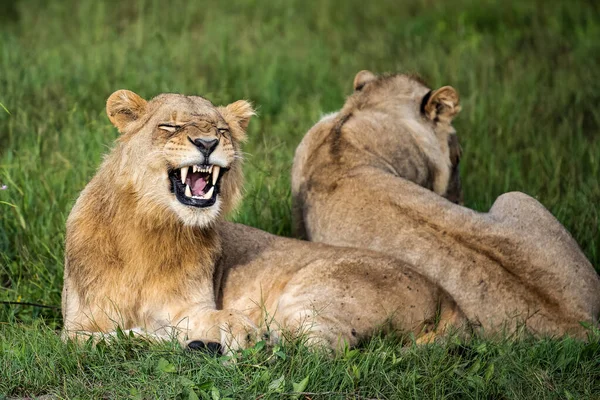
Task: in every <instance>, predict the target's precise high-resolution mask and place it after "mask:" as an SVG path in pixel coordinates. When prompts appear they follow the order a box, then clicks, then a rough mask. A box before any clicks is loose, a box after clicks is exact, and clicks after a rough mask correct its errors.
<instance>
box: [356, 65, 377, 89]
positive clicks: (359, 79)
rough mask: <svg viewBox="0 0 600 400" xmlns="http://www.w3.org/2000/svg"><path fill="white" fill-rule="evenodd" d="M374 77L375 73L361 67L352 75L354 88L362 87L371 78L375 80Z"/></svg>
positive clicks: (375, 76)
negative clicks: (360, 69)
mask: <svg viewBox="0 0 600 400" xmlns="http://www.w3.org/2000/svg"><path fill="white" fill-rule="evenodd" d="M376 78H377V75H375V74H374V73H372V72H371V71H367V70H366V69H363V70H362V71H360V72H359V73H358V74H356V76H355V77H354V90H355V91H359V90H361V89H362V88H363V87H365V85H366V84H367V83H369V82H371V81H372V80H375V79H376Z"/></svg>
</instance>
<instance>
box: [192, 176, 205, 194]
mask: <svg viewBox="0 0 600 400" xmlns="http://www.w3.org/2000/svg"><path fill="white" fill-rule="evenodd" d="M195 175H196V174H192V176H191V177H190V181H191V182H190V183H191V184H190V189H192V196H202V195H203V194H204V188H205V187H206V185H207V182H206V181H205V180H204V178H203V177H201V176H195Z"/></svg>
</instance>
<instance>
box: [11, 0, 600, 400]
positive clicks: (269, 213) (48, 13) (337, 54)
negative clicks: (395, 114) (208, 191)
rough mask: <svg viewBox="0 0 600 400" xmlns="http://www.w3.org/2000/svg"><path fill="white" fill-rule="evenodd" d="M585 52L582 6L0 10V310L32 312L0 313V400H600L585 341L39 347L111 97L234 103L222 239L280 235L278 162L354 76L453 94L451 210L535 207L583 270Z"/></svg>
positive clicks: (598, 145)
mask: <svg viewBox="0 0 600 400" xmlns="http://www.w3.org/2000/svg"><path fill="white" fill-rule="evenodd" d="M598 37H600V6H599V5H598V4H597V3H596V2H593V1H578V2H569V1H562V2H561V1H555V2H542V1H528V2H524V1H519V0H509V1H503V2H496V1H491V0H484V1H479V2H472V1H470V0H456V1H452V2H450V1H441V0H418V1H410V0H409V1H405V2H394V1H382V2H366V1H359V0H347V1H344V2H336V1H329V0H321V1H306V0H292V1H287V2H268V1H256V0H246V1H229V2H217V1H203V2H184V1H171V2H168V3H167V2H161V1H158V0H146V1H143V0H140V1H130V2H119V1H116V0H115V1H107V2H97V1H92V0H81V1H63V2H45V1H35V0H31V1H24V0H21V1H15V2H12V3H8V2H1V3H0V301H4V302H21V303H23V302H31V303H36V304H42V305H45V306H48V307H50V308H42V307H39V306H30V305H24V304H21V305H8V304H0V399H1V398H3V397H9V398H12V397H25V396H39V395H47V394H51V395H56V396H57V397H60V398H99V397H103V398H124V397H128V396H129V397H132V398H172V397H176V396H179V397H182V398H190V399H193V398H196V397H206V398H213V399H215V398H224V397H235V398H254V397H261V398H272V397H279V396H281V393H293V392H305V393H306V394H304V395H299V396H296V397H302V398H345V397H358V398H372V397H380V398H394V397H397V398H406V397H414V398H525V397H528V398H591V397H600V361H599V360H600V333H598V332H597V331H590V341H589V343H583V342H578V341H574V340H571V339H566V338H554V339H549V338H545V339H532V338H526V339H524V340H522V341H515V340H513V338H510V337H498V338H497V339H494V340H491V339H489V340H482V339H479V338H474V339H473V340H471V341H461V340H459V339H458V338H453V339H451V340H449V341H448V342H447V343H439V344H435V345H432V346H424V347H416V346H414V345H411V339H410V338H402V337H399V338H389V337H388V338H376V339H374V340H373V341H372V342H370V343H366V344H365V345H364V347H362V348H361V349H358V350H352V351H348V352H347V353H346V354H345V355H343V356H339V357H333V358H332V357H329V356H327V355H326V354H324V353H319V352H316V353H315V352H309V351H308V350H307V349H306V348H305V347H303V346H302V345H301V344H295V345H286V346H284V347H281V348H279V347H278V348H275V349H269V350H267V349H262V350H261V349H260V347H261V344H259V345H258V348H255V349H251V350H249V351H247V352H245V353H244V354H240V355H239V356H238V358H239V360H238V362H237V363H233V362H231V361H228V362H226V361H225V360H222V359H218V358H211V357H206V356H204V355H199V354H194V353H189V352H185V351H182V350H180V349H178V348H177V347H176V346H174V345H172V344H165V345H161V346H148V345H147V344H144V343H140V342H137V341H134V340H130V339H128V338H123V339H122V340H121V341H119V343H118V344H117V345H115V346H112V347H108V348H106V347H102V346H100V347H99V348H95V349H92V348H88V347H84V348H79V349H77V348H73V347H72V346H71V345H67V344H63V343H62V342H61V341H60V340H59V338H58V336H57V335H56V329H58V328H60V325H61V319H60V311H59V309H58V308H57V307H58V306H59V305H60V290H61V284H62V270H63V241H64V225H65V219H66V217H67V215H68V212H69V210H70V208H71V206H72V204H73V202H74V200H75V198H76V196H77V194H78V193H79V191H80V190H81V189H82V188H83V187H84V185H85V184H86V182H87V181H88V180H89V179H90V177H91V176H92V175H93V174H94V171H95V169H96V168H97V166H98V164H99V162H100V160H101V157H102V154H103V153H105V152H106V151H107V149H108V148H109V147H110V146H111V143H112V142H113V141H114V140H115V138H116V137H117V132H116V130H115V129H114V128H113V127H112V126H111V125H110V123H109V121H108V118H107V117H106V115H105V113H104V102H105V100H106V98H107V97H108V96H109V95H110V94H111V93H112V92H113V91H115V90H117V89H122V88H126V89H130V90H133V91H135V92H137V93H139V94H140V95H142V96H145V97H147V98H149V97H152V96H154V95H156V94H158V93H161V92H178V93H186V94H200V95H203V96H205V97H208V98H209V99H211V100H213V101H214V102H215V103H228V102H232V101H235V100H237V99H241V98H244V99H249V100H251V101H253V102H254V104H255V105H256V106H257V109H258V114H259V115H258V118H256V119H255V120H253V121H252V122H251V124H250V129H249V142H248V143H247V145H246V146H245V149H244V150H245V152H246V160H247V161H246V167H245V171H246V176H247V184H246V195H245V201H244V203H243V206H242V207H241V209H240V211H239V213H238V214H237V215H236V216H235V217H234V218H233V219H234V220H236V221H238V222H242V223H246V224H249V225H253V226H256V227H259V228H262V229H265V230H268V231H270V232H273V233H277V234H281V235H290V234H291V219H290V214H291V212H290V189H289V188H290V176H289V175H290V174H289V172H290V168H291V162H292V157H293V152H294V148H295V146H296V145H297V144H298V143H299V141H300V139H301V138H302V136H303V135H304V133H305V132H306V131H307V130H308V129H309V128H310V127H311V125H312V124H314V123H315V122H316V121H317V120H318V119H319V117H320V116H321V115H322V114H323V113H326V112H331V111H334V110H336V109H338V108H340V106H341V105H342V103H343V101H344V98H345V96H347V95H348V94H350V92H351V88H352V79H353V77H354V75H355V73H356V72H357V71H359V70H361V69H371V70H373V71H375V72H411V73H418V74H420V75H421V76H422V77H423V78H424V79H425V80H426V81H427V82H429V83H430V85H431V86H432V87H439V86H443V85H452V86H454V87H455V88H457V90H458V91H459V93H460V94H461V98H462V105H463V111H462V113H461V114H460V116H459V117H458V118H457V119H456V123H455V126H456V128H457V131H458V133H459V136H460V138H461V141H462V144H463V148H464V157H463V162H462V164H461V165H462V178H463V183H464V189H465V202H466V205H467V206H469V207H471V208H474V209H477V210H487V209H488V208H489V206H490V205H491V204H492V202H493V200H494V199H495V198H496V197H497V196H498V195H499V194H501V193H503V192H506V191H512V190H521V191H524V192H526V193H528V194H530V195H532V196H535V197H536V198H537V199H538V200H539V201H541V202H542V203H543V204H544V205H545V206H546V207H548V208H549V209H550V210H551V211H552V213H553V214H554V215H555V216H556V217H557V218H558V219H559V220H560V221H561V222H562V223H564V224H565V226H566V227H567V229H569V231H570V232H571V233H572V234H573V236H574V237H575V238H576V240H577V241H578V242H579V243H580V245H581V247H582V248H583V250H584V252H585V254H586V255H587V256H588V258H589V259H590V260H591V262H592V264H593V265H594V266H596V268H598V267H600V227H599V216H600V206H599V205H600V111H599V109H598V107H597V105H598V104H599V103H600V68H599V64H600V41H598V40H597V39H598ZM367 196H368V195H367ZM52 307H54V308H52ZM406 343H408V345H407V346H403V344H406ZM290 396H292V395H290Z"/></svg>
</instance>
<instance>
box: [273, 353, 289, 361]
mask: <svg viewBox="0 0 600 400" xmlns="http://www.w3.org/2000/svg"><path fill="white" fill-rule="evenodd" d="M275 355H276V356H277V357H279V358H281V359H282V360H285V359H286V358H287V356H286V355H285V353H284V352H283V351H276V352H275Z"/></svg>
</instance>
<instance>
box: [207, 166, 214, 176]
mask: <svg viewBox="0 0 600 400" xmlns="http://www.w3.org/2000/svg"><path fill="white" fill-rule="evenodd" d="M213 167H214V165H212V164H210V166H209V167H208V173H209V174H212V169H213Z"/></svg>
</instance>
